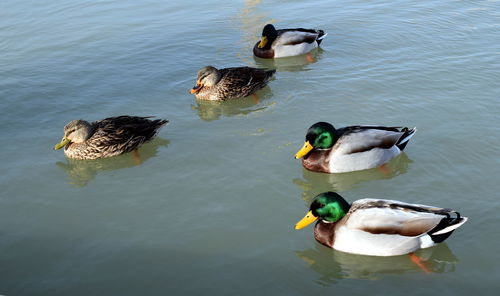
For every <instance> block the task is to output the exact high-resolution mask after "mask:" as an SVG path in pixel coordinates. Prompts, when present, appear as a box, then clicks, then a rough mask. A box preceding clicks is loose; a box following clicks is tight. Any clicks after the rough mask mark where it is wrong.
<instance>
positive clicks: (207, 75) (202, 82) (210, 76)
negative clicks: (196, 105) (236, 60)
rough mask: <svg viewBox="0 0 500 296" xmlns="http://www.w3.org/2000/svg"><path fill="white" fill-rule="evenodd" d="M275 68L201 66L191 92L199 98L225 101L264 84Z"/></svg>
mask: <svg viewBox="0 0 500 296" xmlns="http://www.w3.org/2000/svg"><path fill="white" fill-rule="evenodd" d="M275 72H276V70H264V69H257V68H251V67H235V68H224V69H219V70H218V69H216V68H214V67H212V66H206V67H203V68H202V69H201V70H200V71H198V78H197V79H196V85H195V86H194V87H193V88H192V89H191V93H192V94H195V95H196V98H198V99H200V100H209V101H225V100H228V99H232V98H241V97H246V96H249V95H251V94H253V93H254V92H256V91H257V90H259V89H261V88H263V87H264V86H266V84H267V82H268V81H269V79H271V77H272V76H273V74H274V73H275Z"/></svg>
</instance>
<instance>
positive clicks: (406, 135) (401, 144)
mask: <svg viewBox="0 0 500 296" xmlns="http://www.w3.org/2000/svg"><path fill="white" fill-rule="evenodd" d="M401 131H402V132H404V134H403V135H402V136H401V138H399V140H398V142H397V143H396V146H397V147H398V148H399V150H401V151H403V150H404V149H405V147H406V144H408V142H409V141H410V138H411V137H412V135H413V134H414V133H415V132H416V131H417V129H416V128H413V129H408V128H407V127H404V128H403V129H401Z"/></svg>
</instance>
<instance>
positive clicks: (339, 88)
mask: <svg viewBox="0 0 500 296" xmlns="http://www.w3.org/2000/svg"><path fill="white" fill-rule="evenodd" d="M499 4H500V3H499V2H498V1H427V0H426V1H369V2H368V1H356V0H352V1H329V0H328V1H327V0H314V1H258V0H256V1H244V2H241V1H204V2H203V1H192V0H186V1H178V0H169V1H67V0H55V1H41V2H40V1H11V0H6V1H3V2H2V3H1V4H0V69H1V71H0V109H1V113H0V126H1V129H0V139H1V143H2V153H1V154H0V163H1V172H2V174H1V176H0V295H7V296H12V295H210V294H217V295H312V294H316V295H318V294H335V295H362V294H370V295H387V294H389V293H392V294H395V293H398V294H403V293H404V294H405V295H422V294H424V293H425V294H432V295H435V294H438V293H439V294H440V295H466V294H471V293H481V294H485V293H489V294H495V293H497V291H498V288H500V283H499V281H498V279H499V277H500V267H499V264H500V253H499V252H498V251H499V250H500V241H499V235H498V227H499V223H500V218H499V217H500V216H499V215H498V213H499V211H500V205H499V202H498V199H499V196H498V191H499V189H500V184H499V169H498V167H499V164H500V153H499V144H500V141H499V137H498V134H499V132H500V128H499V124H500V120H499V114H500V107H499V104H498V102H499V97H500V84H499V81H500V62H499V61H500V55H499V54H500V34H499V29H500V5H499ZM268 22H273V23H275V24H276V26H277V27H278V28H280V27H281V28H283V27H299V26H300V27H306V28H307V27H309V28H320V29H324V30H325V31H326V32H328V33H329V35H328V36H327V37H326V38H325V40H324V42H323V44H322V48H321V49H319V50H317V51H315V52H313V56H314V59H315V61H314V62H309V61H308V60H307V59H306V58H305V57H304V56H300V57H295V58H286V59H281V60H276V61H265V60H260V59H256V58H254V57H253V56H252V47H253V45H254V43H255V42H256V41H257V40H258V38H259V35H260V32H261V28H262V27H263V25H265V24H266V23H268ZM205 65H214V66H216V67H229V66H240V65H241V66H244V65H248V66H259V67H272V68H277V70H278V72H277V75H276V79H275V80H273V81H272V82H271V83H270V84H269V86H268V87H266V88H265V89H263V90H262V91H259V93H258V95H259V97H260V101H259V102H256V101H255V100H254V99H253V98H251V97H249V98H244V99H240V100H236V101H233V102H227V103H222V104H221V103H201V102H196V101H195V99H194V97H193V96H192V95H190V94H189V93H188V90H189V89H190V88H191V87H192V86H193V85H194V83H195V79H196V72H197V71H198V69H200V68H201V67H203V66H205ZM121 114H130V115H141V116H146V115H155V116H158V117H161V118H166V119H169V120H170V121H171V123H170V124H169V125H168V126H166V127H165V128H163V129H162V130H161V131H160V133H159V136H158V138H157V139H156V140H154V141H153V142H151V143H149V144H147V145H144V146H143V148H141V149H140V154H141V159H142V163H141V164H138V163H137V162H136V161H135V160H134V159H133V158H132V156H131V155H130V154H128V155H122V156H119V157H115V158H111V159H105V160H98V161H88V162H87V161H72V160H68V159H66V158H65V157H64V155H63V153H62V151H53V150H52V147H53V145H54V144H56V143H57V142H58V141H59V140H60V139H61V137H62V135H63V134H62V128H63V126H64V125H65V124H66V123H67V122H69V121H70V120H73V119H79V118H82V119H86V120H90V121H91V120H97V119H101V118H105V117H109V116H116V115H121ZM320 120H321V121H328V122H331V123H332V124H333V125H335V126H337V127H341V126H345V125H354V124H377V125H389V126H393V125H395V126H400V125H403V126H409V127H413V126H416V127H417V128H418V132H417V134H416V135H415V136H414V137H413V139H412V140H411V142H410V143H409V145H408V146H407V148H406V150H405V153H403V154H402V155H401V156H400V157H398V158H396V159H394V160H393V161H391V163H389V165H388V166H387V167H388V170H386V171H380V170H377V169H374V170H368V171H362V172H354V173H347V174H337V175H327V174H317V173H312V172H308V171H305V170H304V169H303V168H302V166H301V164H300V162H299V161H297V160H294V159H293V155H294V153H295V152H296V151H297V150H298V149H299V148H300V146H301V145H302V143H303V139H304V135H305V132H306V130H307V128H308V127H309V125H311V124H312V123H314V122H316V121H320ZM327 190H334V191H338V192H339V193H340V194H341V195H343V196H344V197H345V198H346V200H348V201H350V202H352V201H354V200H356V199H360V198H368V197H374V198H387V199H396V200H402V201H406V202H414V203H421V204H429V205H436V206H441V207H450V208H455V209H457V210H459V211H460V212H461V213H462V215H464V216H468V217H469V219H470V220H469V221H468V222H467V223H466V224H465V225H464V226H463V227H461V228H460V229H458V230H457V231H455V233H454V234H453V235H452V236H451V237H450V238H449V239H448V240H447V241H446V242H445V243H443V244H441V245H439V246H437V247H434V248H430V249H426V250H422V251H420V252H418V253H417V254H418V255H419V256H420V257H422V259H423V260H424V263H425V265H426V266H427V268H428V269H429V270H430V271H431V272H432V273H430V274H427V273H425V272H423V270H422V269H421V268H419V267H418V266H416V265H415V264H413V263H412V262H411V261H410V260H409V259H408V257H407V256H399V257H393V258H377V257H367V256H356V255H350V254H345V253H341V252H338V251H334V250H331V249H328V248H326V247H323V246H322V245H319V244H318V243H317V242H316V241H315V240H314V238H313V233H312V227H309V228H306V229H304V230H301V231H296V230H294V229H293V226H294V224H295V222H296V221H298V219H300V218H301V217H303V215H304V214H305V213H306V211H307V210H308V206H309V202H310V200H311V198H312V197H313V196H314V195H316V194H318V193H320V192H323V191H327Z"/></svg>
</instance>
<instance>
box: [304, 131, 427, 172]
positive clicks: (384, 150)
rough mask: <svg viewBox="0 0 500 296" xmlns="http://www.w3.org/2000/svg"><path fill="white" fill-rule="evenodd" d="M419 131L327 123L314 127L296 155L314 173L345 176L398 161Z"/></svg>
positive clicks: (308, 132)
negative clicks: (334, 125)
mask: <svg viewBox="0 0 500 296" xmlns="http://www.w3.org/2000/svg"><path fill="white" fill-rule="evenodd" d="M416 131H417V129H416V128H413V129H408V128H407V127H405V128H400V127H385V126H359V125H358V126H347V127H343V128H339V129H335V128H334V127H333V126H332V125H331V124H329V123H327V122H318V123H315V124H313V125H312V126H311V127H310V128H309V130H308V131H307V135H306V141H305V143H304V146H303V147H302V148H301V149H300V150H299V151H298V152H297V154H295V158H296V159H299V158H303V160H302V165H303V166H304V167H305V168H306V169H308V170H311V171H316V172H323V173H344V172H352V171H359V170H365V169H371V168H375V167H379V166H381V165H383V164H384V163H386V162H388V161H389V160H391V159H392V158H394V157H396V156H397V155H399V154H400V153H401V151H402V150H403V149H404V148H405V146H406V144H407V143H408V141H409V140H410V138H411V137H412V136H413V134H414V133H415V132H416Z"/></svg>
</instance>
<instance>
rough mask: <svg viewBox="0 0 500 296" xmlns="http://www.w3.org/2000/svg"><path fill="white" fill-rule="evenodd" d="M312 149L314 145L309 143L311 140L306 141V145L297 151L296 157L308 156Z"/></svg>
mask: <svg viewBox="0 0 500 296" xmlns="http://www.w3.org/2000/svg"><path fill="white" fill-rule="evenodd" d="M312 149H313V146H312V145H311V144H310V143H309V141H306V142H305V143H304V146H303V147H302V148H300V150H299V152H297V153H296V154H295V159H299V158H302V157H304V156H306V155H307V153H309V151H311V150H312Z"/></svg>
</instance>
